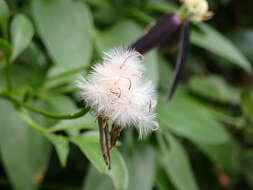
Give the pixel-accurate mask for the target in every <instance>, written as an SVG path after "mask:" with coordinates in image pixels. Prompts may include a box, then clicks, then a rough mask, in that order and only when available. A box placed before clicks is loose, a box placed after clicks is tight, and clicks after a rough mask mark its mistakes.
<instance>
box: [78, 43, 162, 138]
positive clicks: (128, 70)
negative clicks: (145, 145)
mask: <svg viewBox="0 0 253 190" xmlns="http://www.w3.org/2000/svg"><path fill="white" fill-rule="evenodd" d="M142 59H143V56H142V55H141V54H140V53H138V52H136V51H134V50H132V49H127V48H123V47H119V48H115V49H113V50H111V51H109V52H107V53H104V57H103V61H102V63H100V64H97V65H95V66H94V67H93V69H92V71H91V72H90V73H89V74H88V76H87V78H86V79H84V78H81V80H78V82H77V85H78V87H79V88H80V89H81V90H82V91H83V93H82V98H83V99H84V100H85V102H86V103H87V105H88V106H89V107H91V108H92V109H93V110H94V111H95V112H96V114H97V116H100V117H103V118H107V119H108V120H109V121H111V123H113V125H116V126H119V127H120V128H125V127H128V126H136V127H137V128H138V129H139V134H140V137H142V136H143V135H145V134H146V133H148V132H149V131H151V130H154V129H156V128H158V123H157V122H156V121H155V113H154V108H155V106H156V102H157V101H156V94H155V88H154V86H153V84H152V82H151V81H147V80H145V79H144V78H143V76H144V75H143V72H144V66H143V64H142V63H141V62H142Z"/></svg>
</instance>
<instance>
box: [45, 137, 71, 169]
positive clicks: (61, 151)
mask: <svg viewBox="0 0 253 190" xmlns="http://www.w3.org/2000/svg"><path fill="white" fill-rule="evenodd" d="M45 136H46V137H47V138H48V140H49V141H50V142H51V143H52V144H53V145H54V147H55V149H56V152H57V154H58V156H59V159H60V162H61V165H62V166H63V167H64V166H66V164H67V158H68V154H69V142H68V139H66V138H65V137H63V136H60V135H54V134H48V133H46V134H45Z"/></svg>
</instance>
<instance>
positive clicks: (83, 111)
mask: <svg viewBox="0 0 253 190" xmlns="http://www.w3.org/2000/svg"><path fill="white" fill-rule="evenodd" d="M0 96H3V97H5V98H7V99H9V100H10V101H12V102H13V103H14V104H16V105H17V106H21V107H24V108H26V109H28V110H30V111H32V112H34V113H38V114H40V115H43V116H46V117H50V118H53V119H76V118H79V117H82V116H83V115H85V114H86V113H88V111H89V108H84V109H81V110H80V111H79V112H76V113H70V114H62V115H58V114H55V113H51V112H47V111H45V110H41V109H38V108H35V107H33V106H31V105H29V104H26V103H24V102H21V101H19V100H18V99H16V98H15V97H14V96H13V95H12V94H10V93H9V92H8V91H4V90H1V91H0Z"/></svg>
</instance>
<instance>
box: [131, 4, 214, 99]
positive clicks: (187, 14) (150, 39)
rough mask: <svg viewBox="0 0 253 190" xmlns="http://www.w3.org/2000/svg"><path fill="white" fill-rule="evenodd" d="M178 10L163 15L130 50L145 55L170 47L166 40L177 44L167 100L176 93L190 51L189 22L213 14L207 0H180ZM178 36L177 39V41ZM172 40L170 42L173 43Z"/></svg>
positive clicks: (206, 18)
mask: <svg viewBox="0 0 253 190" xmlns="http://www.w3.org/2000/svg"><path fill="white" fill-rule="evenodd" d="M180 1H181V2H182V6H181V7H180V9H179V10H177V11H175V12H173V13H170V14H167V15H164V16H162V17H161V18H160V19H158V21H157V22H156V23H155V24H152V27H150V29H149V30H148V32H146V33H145V34H144V35H143V36H142V37H141V38H140V39H138V40H137V41H136V42H135V43H133V44H132V46H131V47H132V48H134V49H135V50H137V51H139V52H141V53H143V54H144V53H147V52H148V51H149V50H151V49H153V48H155V47H157V46H166V48H168V47H170V46H172V47H174V46H173V45H174V44H171V43H170V42H169V41H167V40H171V39H173V40H176V41H177V43H178V44H179V51H178V58H177V63H176V67H175V71H174V72H173V76H172V80H171V84H170V87H169V91H168V98H169V99H171V98H172V96H173V95H174V93H175V91H176V87H177V85H178V83H179V80H180V77H181V75H182V73H183V71H184V68H185V66H186V63H187V59H188V53H189V49H190V45H191V44H190V32H191V24H190V23H191V22H200V21H205V20H208V19H210V18H211V17H212V16H213V13H212V12H211V11H209V5H208V2H207V0H180ZM178 36H180V37H179V39H178ZM173 40H171V41H172V42H173Z"/></svg>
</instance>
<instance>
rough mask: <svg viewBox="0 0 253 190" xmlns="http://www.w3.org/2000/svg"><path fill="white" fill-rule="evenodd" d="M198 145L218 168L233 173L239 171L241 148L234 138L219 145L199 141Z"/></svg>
mask: <svg viewBox="0 0 253 190" xmlns="http://www.w3.org/2000/svg"><path fill="white" fill-rule="evenodd" d="M197 146H198V147H199V148H200V150H201V151H203V152H204V153H205V154H206V155H207V156H208V157H209V158H210V160H211V161H213V162H214V163H215V165H216V166H217V167H218V168H221V169H223V170H225V171H227V172H229V174H231V175H235V174H236V173H238V169H239V154H240V148H239V145H238V144H237V143H236V142H234V141H233V140H230V141H228V142H226V143H223V144H219V145H206V144H201V143H199V144H197Z"/></svg>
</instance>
